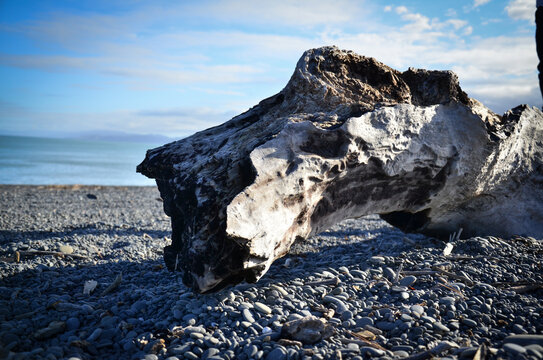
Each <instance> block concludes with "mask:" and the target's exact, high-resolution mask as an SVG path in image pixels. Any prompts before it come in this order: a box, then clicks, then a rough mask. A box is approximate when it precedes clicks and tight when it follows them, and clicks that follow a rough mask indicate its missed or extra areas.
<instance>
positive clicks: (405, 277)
mask: <svg viewBox="0 0 543 360" xmlns="http://www.w3.org/2000/svg"><path fill="white" fill-rule="evenodd" d="M169 234H170V223H169V218H167V217H166V216H165V215H164V213H163V211H162V203H161V201H160V199H159V194H158V191H157V190H156V189H155V188H154V187H83V186H42V187H36V186H0V256H1V259H0V358H8V359H27V358H28V359H52V360H53V359H71V360H75V359H148V360H152V359H168V360H175V359H198V358H203V359H206V358H207V359H242V360H244V359H270V360H275V359H368V358H379V359H394V358H409V359H429V358H443V359H474V358H478V359H485V358H486V359H499V358H504V359H543V305H542V304H543V301H542V299H543V289H542V287H543V269H542V266H543V243H542V242H541V241H540V240H536V239H532V238H526V237H517V238H514V239H507V240H503V239H499V238H495V237H486V238H471V239H459V240H453V241H452V242H451V245H452V250H451V252H450V254H449V255H447V256H445V255H446V254H444V249H445V248H446V244H445V243H444V242H442V241H439V240H436V239H432V238H428V237H425V236H421V235H413V234H404V233H402V232H400V231H399V230H397V229H395V228H392V227H390V226H389V225H387V224H386V223H385V222H383V221H381V220H380V219H379V218H378V217H375V216H370V217H365V218H361V219H357V220H348V221H345V222H343V223H341V224H338V225H336V226H335V227H333V228H332V229H330V230H328V231H326V232H324V233H322V234H320V235H318V236H315V237H313V238H312V239H309V240H308V241H307V242H305V243H299V244H295V245H294V247H293V249H292V252H291V254H290V255H289V256H287V257H285V258H282V259H280V260H278V261H276V262H275V263H274V265H273V266H272V267H271V269H270V270H269V272H268V273H267V274H266V275H265V276H264V277H263V278H262V279H261V280H260V281H259V282H258V283H257V284H240V285H237V286H234V287H229V288H227V289H224V290H223V291H221V292H220V293H216V294H211V295H198V294H194V293H192V292H191V291H190V290H189V289H187V288H186V287H185V286H184V285H183V284H182V282H181V280H180V277H179V276H178V275H176V274H172V273H170V272H168V271H167V270H165V269H164V267H163V264H162V248H163V247H164V246H165V245H166V244H168V242H169V239H168V237H169ZM36 251H41V252H36ZM59 254H63V255H59ZM309 316H314V317H316V318H318V319H322V320H317V321H311V320H309V319H310V318H309ZM295 321H298V323H299V324H302V325H300V327H302V328H303V327H304V326H306V328H304V329H305V331H298V332H297V331H296V329H297V328H296V327H295V326H294V325H293V323H291V322H295ZM298 323H296V324H298ZM291 328H295V330H293V332H292V333H288V331H287V330H288V329H291ZM302 335H306V336H305V337H301V336H302ZM321 337H324V339H321ZM296 339H298V340H296Z"/></svg>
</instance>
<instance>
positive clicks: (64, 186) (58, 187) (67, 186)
mask: <svg viewBox="0 0 543 360" xmlns="http://www.w3.org/2000/svg"><path fill="white" fill-rule="evenodd" d="M1 187H27V188H39V189H47V188H49V189H51V190H79V189H85V188H92V189H98V190H99V189H102V188H108V189H110V188H119V189H124V188H138V187H140V188H152V187H156V185H82V184H38V185H34V184H0V188H1Z"/></svg>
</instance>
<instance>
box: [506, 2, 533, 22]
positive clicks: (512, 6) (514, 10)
mask: <svg viewBox="0 0 543 360" xmlns="http://www.w3.org/2000/svg"><path fill="white" fill-rule="evenodd" d="M534 3H535V1H532V0H511V1H510V2H509V4H508V5H507V6H506V7H505V10H506V11H507V15H509V17H511V18H512V19H515V20H529V21H533V20H534V13H535V4H534Z"/></svg>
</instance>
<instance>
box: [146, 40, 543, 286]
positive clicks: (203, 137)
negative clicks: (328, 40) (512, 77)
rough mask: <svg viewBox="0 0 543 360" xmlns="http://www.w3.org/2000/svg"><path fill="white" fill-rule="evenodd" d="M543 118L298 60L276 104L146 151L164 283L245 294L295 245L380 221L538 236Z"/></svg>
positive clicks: (430, 81)
mask: <svg viewBox="0 0 543 360" xmlns="http://www.w3.org/2000/svg"><path fill="white" fill-rule="evenodd" d="M542 125H543V116H542V113H541V111H539V109H536V108H530V107H528V106H519V107H517V108H515V109H512V110H510V111H508V112H507V113H506V114H505V115H503V116H498V115H496V114H494V113H493V112H492V111H490V110H489V109H487V108H486V107H485V106H483V105H482V104H481V103H479V102H478V101H476V100H474V99H471V98H469V97H468V96H467V95H466V94H465V93H464V92H463V91H462V90H461V88H460V86H459V84H458V79H457V77H456V75H455V74H454V73H452V72H450V71H428V70H419V69H409V70H407V71H405V72H399V71H396V70H394V69H392V68H390V67H388V66H386V65H384V64H382V63H379V62H378V61H376V60H375V59H373V58H368V57H364V56H361V55H358V54H355V53H353V52H350V51H343V50H340V49H338V48H336V47H324V48H318V49H312V50H308V51H306V52H305V53H304V54H303V56H302V57H301V59H300V60H299V62H298V64H297V66H296V69H295V71H294V74H293V75H292V78H291V79H290V81H289V82H288V84H287V85H286V87H285V88H284V89H283V90H282V91H281V92H280V93H278V94H277V95H274V96H272V97H270V98H268V99H265V100H263V101H262V102H260V103H259V104H258V105H256V106H255V107H253V108H252V109H250V110H248V111H247V112H245V113H243V114H241V115H238V116H236V117H234V118H233V119H231V120H230V121H227V122H226V123H224V124H222V125H219V126H217V127H214V128H210V129H207V130H204V131H201V132H199V133H196V134H194V135H192V136H190V137H188V138H185V139H182V140H179V141H176V142H173V143H170V144H166V145H164V146H161V147H159V148H156V149H152V150H149V151H148V152H147V155H146V158H145V160H144V161H143V162H142V163H141V164H140V165H139V166H138V168H137V171H138V172H140V173H142V174H144V175H146V176H148V177H151V178H154V179H156V182H157V185H158V188H159V190H160V193H161V196H162V198H163V200H164V210H165V212H166V214H167V215H169V216H170V217H171V220H172V244H171V245H169V246H166V247H165V249H164V260H165V263H166V265H167V267H168V269H170V270H179V271H183V281H184V282H185V284H187V285H188V286H191V287H192V288H194V289H195V290H196V291H199V292H208V291H216V290H219V289H220V288H222V287H224V286H226V285H228V284H233V283H238V282H240V281H243V280H245V281H248V282H255V281H257V280H258V279H259V278H260V277H261V276H262V275H263V274H264V273H265V272H266V271H267V270H268V269H269V267H270V265H271V264H272V262H273V261H274V260H275V259H277V258H279V257H281V256H283V255H285V254H286V253H287V252H288V251H289V248H290V246H291V245H292V244H293V242H294V241H295V240H296V239H305V238H307V237H309V236H311V235H313V234H316V233H319V232H321V231H323V230H325V229H326V228H328V227H329V226H331V225H333V224H335V223H337V222H339V221H341V220H343V219H346V218H353V217H359V216H363V215H367V214H380V215H381V216H382V218H383V219H385V220H386V221H388V222H389V223H391V224H392V225H394V226H397V227H399V228H401V229H403V230H405V231H414V232H421V233H425V234H429V235H433V236H447V235H448V234H449V233H452V232H453V231H457V230H458V229H459V228H460V227H462V228H463V229H464V233H463V234H464V235H467V236H472V235H496V236H502V237H508V236H511V235H513V234H524V235H532V236H539V237H541V236H543V217H542V214H543V164H542V162H543V161H542V157H543V155H542V152H543V145H542V139H543V126H542Z"/></svg>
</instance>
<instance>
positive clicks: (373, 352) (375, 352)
mask: <svg viewBox="0 0 543 360" xmlns="http://www.w3.org/2000/svg"><path fill="white" fill-rule="evenodd" d="M360 353H361V354H363V355H367V356H376V357H379V356H383V355H385V352H384V351H383V350H381V349H376V348H372V347H369V346H363V347H361V348H360Z"/></svg>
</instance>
